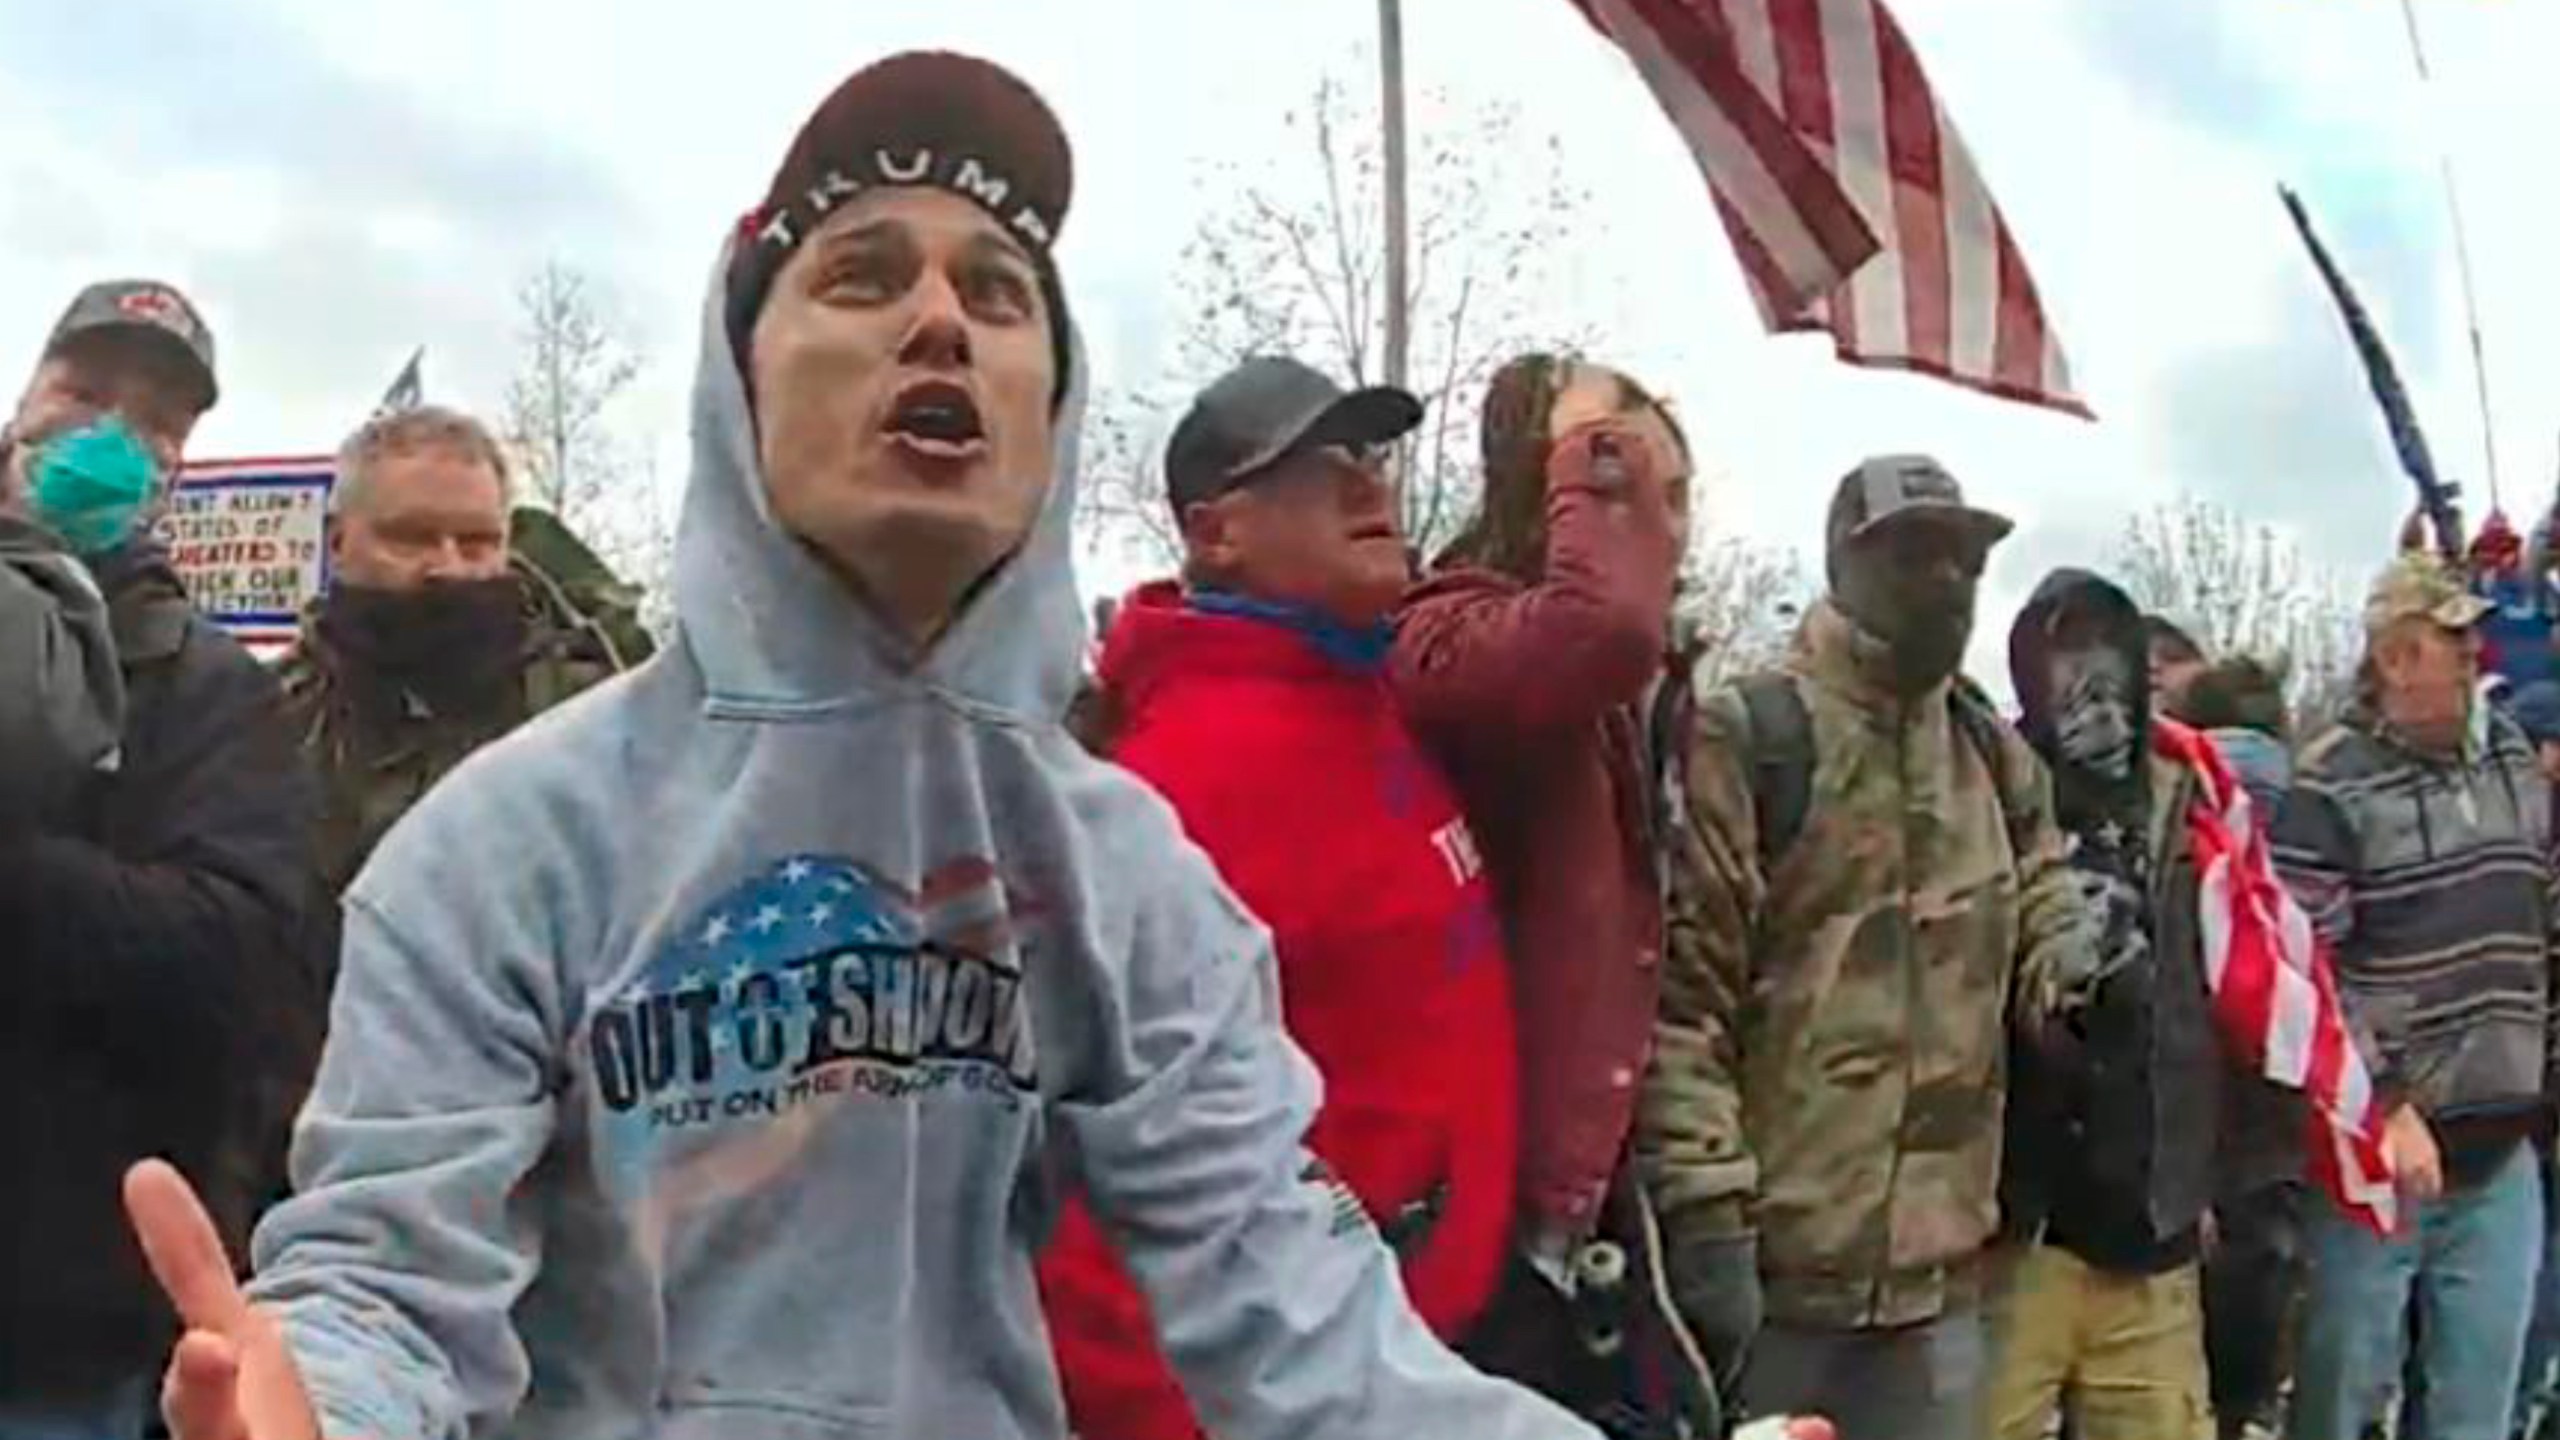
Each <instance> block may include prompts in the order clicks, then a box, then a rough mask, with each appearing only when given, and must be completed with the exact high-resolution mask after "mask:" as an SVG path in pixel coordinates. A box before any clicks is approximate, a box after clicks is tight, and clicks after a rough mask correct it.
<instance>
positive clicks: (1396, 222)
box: [1378, 0, 1412, 389]
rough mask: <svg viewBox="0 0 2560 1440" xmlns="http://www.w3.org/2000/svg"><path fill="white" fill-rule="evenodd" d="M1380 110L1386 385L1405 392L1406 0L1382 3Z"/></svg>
mask: <svg viewBox="0 0 2560 1440" xmlns="http://www.w3.org/2000/svg"><path fill="white" fill-rule="evenodd" d="M1378 86H1379V90H1380V92H1381V94H1380V104H1379V107H1378V108H1379V111H1380V115H1381V118H1382V123H1383V124H1384V125H1385V127H1386V135H1385V140H1386V145H1385V149H1386V177H1385V178H1386V186H1385V188H1386V192H1387V195H1386V200H1387V216H1386V220H1387V237H1386V239H1387V283H1386V288H1387V300H1386V305H1387V356H1386V375H1385V379H1386V383H1387V384H1389V385H1393V386H1396V387H1398V388H1400V389H1401V388H1404V386H1405V376H1406V366H1407V362H1408V359H1409V356H1408V351H1409V350H1410V349H1411V347H1412V316H1411V315H1409V314H1408V313H1407V310H1408V302H1409V301H1410V299H1411V293H1410V289H1409V287H1408V284H1407V280H1406V266H1407V255H1406V251H1407V245H1408V241H1407V235H1406V217H1405V152H1404V7H1403V5H1402V4H1401V3H1400V0H1378Z"/></svg>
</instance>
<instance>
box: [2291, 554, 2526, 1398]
mask: <svg viewBox="0 0 2560 1440" xmlns="http://www.w3.org/2000/svg"><path fill="white" fill-rule="evenodd" d="M2488 608H2489V607H2488V603H2487V602H2486V601H2483V600H2481V599H2479V598H2478V597H2476V596H2474V595H2472V594H2471V593H2470V592H2469V591H2468V590H2467V589H2466V588H2465V586H2464V585H2463V583H2462V580H2461V579H2460V577H2458V576H2456V575H2455V574H2454V573H2453V572H2452V571H2451V570H2450V569H2448V568H2447V567H2446V566H2445V565H2444V564H2443V562H2442V561H2440V560H2438V559H2437V558H2435V557H2434V556H2432V555H2429V554H2426V553H2424V552H2410V553H2406V554H2403V555H2401V556H2400V557H2399V558H2397V559H2395V560H2394V561H2393V562H2392V563H2391V565H2390V567H2389V568H2388V569H2386V570H2385V571H2384V572H2383V574H2382V576H2381V577H2380V578H2379V579H2378V580H2376V581H2375V583H2374V586H2373V590H2372V592H2371V594H2370V596H2369V598H2368V599H2367V600H2366V603H2365V611H2364V625H2365V646H2366V649H2365V660H2364V665H2363V668H2362V670H2361V672H2360V676H2359V682H2360V683H2359V692H2358V695H2357V699H2356V702H2355V704H2354V705H2353V706H2352V707H2351V708H2350V709H2349V711H2348V713H2347V714H2346V716H2345V717H2344V718H2343V719H2342V720H2341V721H2340V722H2339V723H2338V724H2337V725H2336V726H2335V727H2333V728H2332V729H2331V730H2329V732H2328V733H2326V734H2324V735H2322V736H2321V737H2319V738H2318V739H2316V740H2314V741H2313V742H2312V743H2311V744H2310V745H2309V746H2308V747H2307V748H2305V749H2304V751H2303V752H2302V755H2301V758H2300V761H2299V764H2298V766H2297V769H2296V771H2295V775H2294V783H2293V789H2292V791H2291V792H2290V793H2289V794H2288V795H2287V796H2286V799H2285V805H2284V808H2283V810H2282V812H2281V813H2280V814H2279V816H2278V818H2277V822H2276V828H2275V843H2276V858H2277V860H2278V862H2279V863H2280V864H2282V865H2283V867H2284V870H2285V879H2286V882H2287V884H2288V885H2289V886H2290V887H2291V888H2292V890H2293V891H2294V893H2295V894H2296V895H2297V896H2298V897H2300V899H2301V901H2302V907H2303V909H2305V910H2306V911H2308V912H2310V915H2311V918H2312V921H2313V923H2314V924H2316V925H2317V926H2318V927H2319V929H2320V931H2321V933H2322V935H2323V936H2324V937H2325V938H2326V939H2327V940H2328V942H2329V944H2330V946H2331V948H2332V950H2333V951H2334V953H2335V955H2336V965H2337V972H2338V981H2339V988H2340V992H2341V996H2342V998H2343V1000H2344V1002H2345V1005H2346V1009H2347V1013H2348V1015H2349V1017H2350V1018H2351V1019H2352V1020H2353V1021H2354V1022H2355V1023H2356V1025H2357V1027H2358V1029H2359V1030H2360V1031H2362V1032H2363V1036H2362V1038H2363V1039H2364V1040H2365V1041H2366V1042H2367V1048H2368V1049H2369V1052H2370V1054H2371V1055H2372V1057H2373V1060H2374V1061H2375V1064H2374V1086H2375V1091H2376V1093H2377V1095H2378V1096H2379V1098H2380V1099H2381V1101H2382V1106H2383V1109H2384V1111H2385V1113H2386V1114H2388V1115H2389V1116H2390V1121H2389V1128H2388V1131H2387V1133H2386V1143H2387V1145H2388V1148H2389V1155H2390V1160H2391V1164H2392V1169H2393V1170H2394V1172H2395V1173H2396V1175H2397V1176H2398V1178H2399V1181H2400V1188H2401V1191H2402V1196H2403V1201H2404V1205H2405V1208H2406V1210H2407V1211H2408V1212H2409V1214H2408V1217H2407V1223H2405V1224H2404V1226H2403V1228H2402V1231H2401V1233H2399V1234H2397V1235H2395V1236H2392V1237H2390V1238H2388V1239H2384V1238H2380V1237H2377V1236H2375V1235H2372V1234H2370V1233H2367V1232H2366V1231H2364V1230H2362V1229H2360V1228H2358V1227H2356V1226H2355V1225H2353V1224H2352V1223H2351V1222H2349V1221H2347V1220H2345V1219H2343V1218H2342V1217H2339V1216H2337V1215H2332V1214H2320V1215H2316V1216H2314V1217H2313V1219H2312V1222H2311V1225H2310V1228H2309V1236H2308V1239H2309V1246H2310V1253H2311V1282H2310V1287H2309V1288H2310V1295H2309V1300H2308V1303H2307V1305H2306V1307H2305V1310H2304V1322H2303V1330H2302V1339H2301V1349H2300V1353H2299V1356H2298V1358H2297V1363H2296V1366H2295V1376H2294V1390H2293V1403H2292V1409H2291V1413H2290V1425H2291V1434H2292V1435H2293V1436H2294V1437H2296V1440H2353V1437H2355V1436H2357V1435H2359V1434H2360V1433H2362V1431H2363V1430H2364V1427H2365V1426H2366V1425H2367V1424H2368V1423H2370V1422H2372V1421H2374V1420H2376V1419H2378V1418H2379V1416H2380V1413H2381V1409H2382V1406H2383V1404H2384V1402H2385V1399H2386V1394H2387V1391H2388V1389H2389V1387H2390V1385H2391V1383H2392V1380H2393V1378H2394V1377H2395V1376H2397V1375H2398V1374H2399V1373H2400V1369H2401V1361H2400V1357H2401V1355H2402V1352H2403V1349H2404V1344H2405V1336H2404V1327H2403V1317H2404V1315H2405V1314H2406V1313H2407V1311H2408V1309H2409V1305H2410V1301H2411V1298H2412V1296H2415V1297H2416V1299H2417V1302H2418V1304H2419V1305H2421V1306H2422V1307H2423V1308H2424V1310H2425V1316H2426V1320H2425V1324H2424V1326H2423V1328H2422V1331H2421V1333H2420V1335H2419V1336H2418V1339H2417V1345H2416V1350H2417V1353H2416V1355H2415V1357H2414V1360H2415V1364H2416V1367H2417V1371H2418V1372H2419V1374H2420V1375H2421V1377H2422V1380H2421V1383H2420V1384H2419V1385H2417V1386H2416V1387H2414V1388H2415V1389H2417V1390H2419V1391H2421V1392H2422V1393H2423V1396H2424V1400H2423V1410H2424V1415H2423V1419H2422V1424H2423V1431H2422V1433H2424V1434H2426V1435H2427V1436H2429V1437H2431V1440H2504V1437H2505V1436H2506V1435H2507V1433H2508V1421H2509V1418H2510V1417H2509V1410H2510V1407H2511V1405H2512V1403H2513V1401H2514V1398H2515V1394H2516V1377H2517V1373H2518V1370H2519V1368H2520V1366H2521V1363H2522V1358H2523V1352H2524V1345H2525V1333H2526V1325H2527V1322H2528V1320H2529V1318H2530V1315H2531V1311H2532V1305H2533V1286H2534V1278H2535V1273H2536V1263H2535V1262H2536V1258H2537V1257H2538V1256H2539V1254H2540V1253H2541V1247H2542V1234H2543V1223H2542V1199H2541V1192H2540V1187H2539V1186H2538V1184H2537V1175H2536V1160H2535V1155H2536V1148H2535V1145H2534V1143H2533V1142H2534V1141H2535V1140H2536V1139H2538V1138H2540V1137H2543V1136H2545V1135H2547V1134H2548V1133H2549V1129H2550V1123H2551V1112H2550V1104H2551V1096H2552V1093H2553V1077H2554V1061H2555V1059H2560V1045H2555V1043H2554V1026H2555V1018H2556V1017H2560V1010H2555V1008H2554V1005H2553V998H2554V994H2555V991H2554V987H2553V983H2552V964H2553V956H2554V953H2555V952H2554V949H2553V943H2552V942H2553V922H2554V917H2555V914H2560V904H2555V894H2554V870H2553V865H2552V860H2551V842H2552V815H2551V791H2550V787H2549V785H2547V784H2546V783H2545V782H2544V781H2543V779H2542V776H2541V773H2540V771H2539V770H2538V769H2537V768H2536V766H2535V763H2534V756H2533V750H2532V746H2531V745H2530V744H2529V742H2528V741H2527V740H2526V738H2525V735H2524V732H2523V731H2522V730H2521V729H2519V728H2518V727H2517V725H2516V723H2515V722H2514V721H2513V720H2512V719H2510V718H2509V717H2508V716H2506V715H2505V714H2503V713H2499V712H2497V711H2495V710H2494V709H2491V708H2489V707H2487V706H2485V705H2483V704H2482V702H2481V701H2480V700H2479V699H2478V685H2477V681H2478V678H2479V669H2480V636H2479V631H2478V627H2479V624H2480V621H2481V619H2482V618H2483V616H2484V615H2486V613H2487V611H2488Z"/></svg>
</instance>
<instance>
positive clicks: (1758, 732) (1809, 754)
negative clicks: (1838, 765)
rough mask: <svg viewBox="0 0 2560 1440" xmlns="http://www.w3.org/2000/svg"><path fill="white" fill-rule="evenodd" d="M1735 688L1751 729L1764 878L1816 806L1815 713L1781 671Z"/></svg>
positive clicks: (1753, 808)
mask: <svg viewBox="0 0 2560 1440" xmlns="http://www.w3.org/2000/svg"><path fill="white" fill-rule="evenodd" d="M1734 688H1735V689H1736V690H1738V691H1739V692H1740V693H1741V695H1742V711H1743V718H1744V719H1745V721H1746V722H1747V723H1748V724H1749V725H1750V746H1751V811H1752V818H1753V820H1754V821H1755V822H1756V828H1757V829H1758V831H1759V833H1760V873H1761V874H1762V875H1764V876H1765V875H1769V874H1771V873H1773V872H1774V871H1775V870H1776V869H1777V864H1778V861H1780V860H1782V859H1784V858H1785V857H1786V853H1787V851H1788V850H1789V849H1790V848H1792V847H1793V846H1794V844H1795V843H1796V837H1797V836H1798V835H1800V834H1802V833H1804V821H1805V814H1806V812H1807V811H1808V810H1810V809H1811V808H1812V806H1813V713H1812V712H1811V711H1809V710H1807V709H1806V708H1805V703H1804V696H1803V694H1802V693H1801V692H1799V691H1798V690H1797V689H1796V682H1795V677H1793V676H1791V675H1787V674H1784V673H1782V672H1777V671H1763V672H1762V673H1760V674H1757V675H1747V676H1745V677H1743V678H1742V679H1741V680H1740V681H1738V682H1736V684H1735V687H1734Z"/></svg>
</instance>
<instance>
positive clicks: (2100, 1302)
mask: <svg viewBox="0 0 2560 1440" xmlns="http://www.w3.org/2000/svg"><path fill="white" fill-rule="evenodd" d="M2207 1393H2208V1392H2207V1390H2206V1388H2205V1365H2204V1309H2203V1306H2202V1304H2201V1302H2200V1301H2199V1300H2198V1298H2197V1284H2196V1267H2195V1266H2194V1265H2192V1264H2190V1265H2186V1266H2183V1267H2181V1268H2179V1269H2176V1270H2172V1271H2170V1272H2168V1273H2167V1274H2165V1275H2114V1274H2110V1273H2108V1272H2106V1271H2104V1270H2097V1269H2093V1268H2091V1267H2090V1266H2089V1265H2088V1264H2086V1263H2085V1262H2083V1261H2082V1260H2081V1259H2080V1258H2079V1257H2078V1256H2076V1255H2073V1254H2072V1253H2071V1252H2070V1251H2068V1250H2062V1249H2057V1248H2056V1247H2054V1246H2051V1245H2038V1246H2036V1247H2035V1248H2033V1249H2031V1250H2029V1249H2019V1250H2013V1251H2010V1252H2008V1253H2006V1254H2005V1255H2003V1257H2002V1258H2001V1261H2000V1264H1999V1266H1998V1279H1997V1280H1996V1282H1995V1284H1994V1287H1993V1295H1992V1301H1991V1387H1990V1398H1989V1403H1988V1410H1989V1419H1990V1432H1991V1437H1992V1440H2045V1437H2046V1436H2049V1435H2051V1434H2053V1433H2054V1421H2055V1418H2056V1416H2057V1415H2060V1414H2062V1413H2065V1412H2066V1411H2067V1413H2068V1414H2069V1415H2070V1417H2071V1433H2072V1435H2073V1437H2074V1440H2210V1437H2211V1436H2212V1434H2213V1411H2212V1404H2211V1402H2210V1401H2209V1400H2208V1399H2207Z"/></svg>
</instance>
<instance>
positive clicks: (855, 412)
mask: <svg viewBox="0 0 2560 1440" xmlns="http://www.w3.org/2000/svg"><path fill="white" fill-rule="evenodd" d="M750 368H751V370H752V372H753V379H754V385H755V407H756V427H757V443H758V449H759V452H760V454H759V458H760V459H761V460H762V462H763V467H764V483H765V490H766V493H767V495H768V496H769V497H770V499H771V501H772V504H773V511H774V514H775V516H776V518H778V519H779V520H780V521H781V523H782V525H783V527H784V528H785V529H787V530H789V531H790V532H791V533H792V534H793V535H795V536H797V537H798V538H799V539H800V540H801V541H802V542H803V543H805V544H807V545H809V546H810V547H811V548H812V549H814V550H816V551H817V552H818V554H819V555H820V556H822V557H823V558H824V559H826V560H827V562H828V563H829V564H830V565H831V566H832V567H833V568H834V569H835V570H836V572H837V573H838V574H839V575H841V576H843V577H845V578H846V579H847V580H848V581H850V582H851V583H852V584H853V586H854V588H855V589H856V590H857V591H858V592H859V593H861V594H862V595H863V597H864V599H865V600H866V601H867V602H868V603H870V604H871V605H872V607H873V608H874V609H875V610H877V611H878V612H879V613H880V614H881V617H882V618H883V619H885V620H888V621H889V622H891V623H892V624H894V625H896V626H898V627H899V628H900V629H901V630H902V631H904V632H905V633H906V634H907V635H908V636H909V637H910V638H912V639H915V640H917V641H923V640H928V639H930V638H932V636H933V635H935V634H937V633H938V632H939V631H940V630H941V629H942V627H943V626H944V625H946V624H948V623H949V621H950V619H951V617H952V614H953V612H954V611H955V610H956V609H957V607H958V605H959V602H960V599H961V597H962V596H963V595H965V594H966V593H967V591H968V589H969V587H970V586H972V585H974V584H976V583H977V582H978V580H979V579H980V578H981V577H982V576H984V575H985V574H986V573H987V572H988V571H990V570H992V569H993V568H995V566H996V565H997V564H998V563H999V562H1001V561H1002V560H1004V558H1005V557H1006V556H1008V555H1010V554H1012V553H1013V551H1014V550H1015V549H1016V548H1018V547H1019V546H1020V545H1021V544H1022V541H1023V539H1024V537H1025V536H1026V535H1028V534H1029V533H1030V530H1031V525H1032V522H1033V520H1034V519H1035V518H1037V516H1038V514H1039V511H1040V504H1041V500H1042V498H1043V497H1044V496H1045V495H1046V493H1047V491H1048V488H1049V484H1050V472H1051V469H1052V462H1051V456H1050V433H1051V416H1050V409H1049V395H1050V390H1051V385H1052V381H1053V378H1054V376H1053V371H1054V365H1053V363H1052V361H1051V358H1050V352H1049V314H1048V307H1047V304H1046V302H1045V301H1044V300H1043V298H1042V296H1041V292H1040V283H1039V278H1038V272H1037V270H1036V269H1035V268H1034V266H1033V264H1032V261H1031V258H1030V257H1029V255H1027V254H1026V253H1025V252H1024V251H1023V250H1022V248H1021V247H1020V246H1019V245H1017V244H1016V243H1015V242H1014V240H1013V239H1012V237H1011V236H1009V235H1007V234H1006V233H1005V231H1004V229H1003V228H1002V227H1001V226H999V225H998V224H997V223H996V221H995V220H994V219H993V218H991V217H990V216H989V215H988V214H987V213H986V212H985V211H984V210H981V209H980V208H978V207H977V206H976V205H974V204H971V203H970V202H968V201H966V200H963V199H961V198H960V197H958V196H956V195H951V194H947V193H945V192H943V191H940V190H924V189H910V188H891V189H882V190H874V191H871V192H869V193H866V194H864V195H862V196H860V197H858V198H857V199H855V200H853V201H851V202H849V203H847V204H846V205H844V206H843V207H842V208H841V209H839V210H837V211H836V212H835V213H834V214H832V215H830V216H829V217H828V218H827V221H826V223H825V224H824V225H822V226H821V227H819V229H818V231H817V232H816V233H815V234H813V235H812V236H810V237H809V239H808V240H807V241H806V242H804V243H803V244H802V245H801V247H800V249H799V251H798V252H797V253H796V254H794V255H793V256H792V257H791V259H790V261H789V262H788V263H787V264H785V265H784V266H783V268H782V273H781V274H780V275H779V276H778V277H776V279H775V281H774V286H773V292H772V294H771V295H769V296H768V297H767V298H766V300H765V304H764V310H763V312H762V314H760V315H759V316H758V317H757V319H756V327H755V334H754V338H753V342H752V357H751V362H750Z"/></svg>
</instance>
